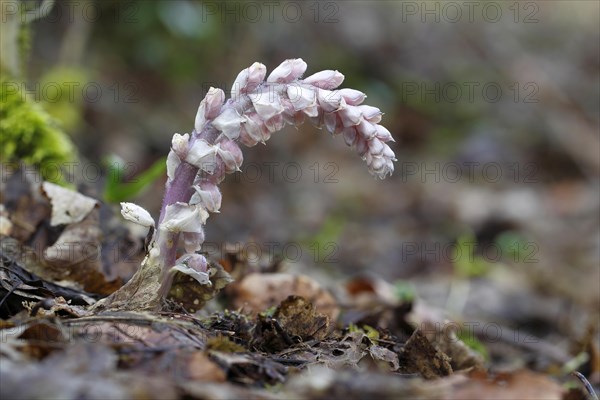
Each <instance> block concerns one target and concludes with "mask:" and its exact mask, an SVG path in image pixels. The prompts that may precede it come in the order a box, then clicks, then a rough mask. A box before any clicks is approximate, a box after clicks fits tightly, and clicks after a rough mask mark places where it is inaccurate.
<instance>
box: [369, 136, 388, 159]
mask: <svg viewBox="0 0 600 400" xmlns="http://www.w3.org/2000/svg"><path fill="white" fill-rule="evenodd" d="M368 145H369V153H370V154H371V155H373V156H381V155H382V154H383V149H384V144H383V143H382V142H381V140H379V139H377V138H373V139H371V140H369V141H368Z"/></svg>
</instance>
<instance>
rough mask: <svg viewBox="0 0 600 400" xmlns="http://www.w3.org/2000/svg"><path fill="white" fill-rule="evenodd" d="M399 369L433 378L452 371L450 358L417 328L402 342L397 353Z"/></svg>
mask: <svg viewBox="0 0 600 400" xmlns="http://www.w3.org/2000/svg"><path fill="white" fill-rule="evenodd" d="M398 358H399V361H400V365H401V371H402V372H404V373H419V374H420V375H421V376H423V378H425V379H434V378H437V377H441V376H447V375H450V374H451V373H452V367H451V366H450V358H449V357H448V356H447V355H446V354H444V353H442V352H441V351H439V350H437V349H436V348H435V347H433V345H432V344H431V343H430V342H429V340H427V338H426V337H425V335H423V333H422V332H421V331H420V330H419V329H417V330H415V331H414V333H413V334H412V336H411V337H410V338H409V339H408V341H407V342H406V343H405V344H404V347H403V348H402V350H401V351H400V354H399V355H398Z"/></svg>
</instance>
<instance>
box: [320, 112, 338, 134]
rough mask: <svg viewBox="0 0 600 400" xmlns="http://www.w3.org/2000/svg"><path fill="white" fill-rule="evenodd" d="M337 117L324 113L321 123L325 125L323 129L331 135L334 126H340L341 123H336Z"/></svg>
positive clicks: (333, 131)
mask: <svg viewBox="0 0 600 400" xmlns="http://www.w3.org/2000/svg"><path fill="white" fill-rule="evenodd" d="M338 119H339V118H338V116H337V114H336V113H333V112H326V113H325V115H324V116H323V123H324V124H325V129H327V131H329V132H331V133H335V128H336V126H337V125H338V124H339V125H341V124H342V122H341V121H338Z"/></svg>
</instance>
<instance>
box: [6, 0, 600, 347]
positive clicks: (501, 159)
mask: <svg viewBox="0 0 600 400" xmlns="http://www.w3.org/2000/svg"><path fill="white" fill-rule="evenodd" d="M8 3H9V4H10V2H8ZM465 3H467V4H465ZM44 4H46V6H45V7H46V9H45V11H44V10H42V11H40V8H43V7H42V6H43V5H44ZM6 6H7V2H3V13H4V15H7V14H10V12H11V9H10V8H7V7H6ZM36 7H37V8H36ZM31 9H32V10H34V11H32V12H31V14H32V15H33V16H34V17H32V18H30V19H31V21H32V22H31V24H30V25H29V26H30V28H31V29H30V30H29V33H28V34H27V35H21V36H19V38H20V39H19V40H24V41H26V43H27V44H28V50H27V52H25V53H19V54H21V56H19V55H18V54H17V52H15V54H16V55H14V57H15V58H19V57H20V65H16V66H14V65H13V68H15V69H14V71H18V74H20V78H21V79H22V81H23V82H24V85H25V86H24V88H25V89H20V90H26V91H28V92H29V93H30V94H31V95H32V96H37V99H36V100H37V102H38V103H40V104H41V105H42V107H44V109H45V110H46V111H47V112H48V113H49V114H50V115H51V116H52V117H54V118H55V119H56V120H57V121H58V122H59V125H60V127H61V129H62V130H63V131H64V132H66V133H67V134H68V136H69V137H70V138H71V140H72V141H73V142H74V144H75V147H76V148H77V152H78V160H79V163H80V164H78V165H79V167H78V168H77V170H76V171H75V173H76V175H78V178H77V180H76V184H77V185H78V187H79V188H80V190H83V191H85V192H86V193H88V194H91V195H95V196H97V197H102V196H103V193H106V191H105V184H106V180H107V179H106V177H107V176H108V175H109V171H110V170H109V169H108V166H109V165H116V164H115V163H117V164H118V165H121V166H124V167H123V175H124V176H123V179H124V182H132V181H133V182H136V179H138V178H137V177H139V176H140V174H143V173H144V172H145V171H148V170H149V169H150V170H151V169H152V168H153V167H152V166H153V164H154V163H158V164H156V165H160V164H162V162H163V161H162V157H164V156H165V155H166V153H167V151H168V148H169V146H170V140H171V137H172V135H173V133H175V132H179V133H185V132H190V131H191V129H192V127H193V121H194V117H195V113H196V109H197V107H198V104H199V102H200V100H201V99H202V98H203V97H204V95H205V93H206V92H207V90H208V88H209V87H210V86H216V87H220V88H222V89H224V90H225V91H226V93H227V92H228V90H229V88H230V85H231V84H232V82H233V80H234V79H235V77H236V75H237V73H238V72H239V71H240V70H242V69H243V68H246V67H248V66H249V65H251V64H252V63H253V62H254V61H260V62H262V63H264V64H265V65H266V66H267V68H268V70H269V71H270V70H272V69H273V68H274V67H276V66H277V65H279V63H280V62H282V61H283V60H285V59H287V58H298V57H300V58H303V59H304V60H305V61H306V62H307V63H308V71H307V74H312V73H314V72H317V71H319V70H322V69H337V70H339V71H341V72H342V73H343V74H344V75H345V76H346V80H345V82H344V84H343V85H342V86H343V87H351V88H354V89H358V90H361V91H363V92H365V93H367V95H368V98H367V101H366V102H365V103H366V104H369V105H373V106H377V107H379V108H380V109H381V110H382V111H383V112H384V113H385V115H384V118H383V122H382V124H383V125H384V126H386V127H387V128H388V129H389V130H390V131H391V132H392V134H393V136H394V138H395V139H396V143H395V144H393V146H392V148H393V150H394V151H395V152H396V155H397V158H398V162H397V163H396V171H395V173H394V175H393V176H392V177H391V178H388V179H386V180H385V181H378V180H375V179H374V178H372V177H371V176H370V175H369V173H368V171H367V168H366V166H365V165H364V163H363V162H362V161H361V160H360V159H359V157H357V156H356V155H355V154H354V152H353V151H351V150H349V149H347V148H346V146H345V145H344V143H343V140H341V139H340V138H332V137H330V135H329V134H327V133H326V132H324V131H320V130H317V129H315V128H314V127H312V126H310V125H309V124H305V125H303V126H301V127H299V128H298V129H295V128H291V127H288V128H286V129H284V131H282V132H280V133H277V134H275V135H274V136H273V138H272V139H271V140H270V141H269V142H268V144H267V146H262V145H258V146H256V147H254V148H251V149H244V156H245V160H244V166H243V167H242V171H243V173H238V174H235V175H232V176H229V177H228V178H227V179H226V181H225V182H224V183H223V184H222V191H223V206H222V209H221V214H218V215H211V217H210V219H209V222H208V225H207V242H208V246H209V247H210V246H212V248H210V249H208V250H215V251H218V249H219V247H220V246H221V245H222V244H223V243H225V242H229V243H239V244H240V245H241V246H244V245H247V244H248V243H254V244H255V245H256V246H259V247H260V249H261V251H262V252H264V253H265V254H267V255H268V256H271V257H275V258H285V259H287V261H288V263H289V264H290V265H291V268H296V269H298V270H303V271H305V272H306V273H308V274H311V275H313V276H321V277H323V276H325V277H326V279H327V282H328V284H329V285H330V286H335V285H336V282H339V280H340V279H343V278H345V277H348V276H353V275H356V274H372V275H375V276H377V277H380V278H382V279H384V280H386V281H389V282H396V287H397V288H400V289H399V290H401V289H402V288H404V289H402V290H408V291H411V292H413V293H416V295H417V296H419V297H421V298H423V299H425V300H426V301H428V302H429V303H430V304H433V305H435V306H437V307H440V308H443V309H445V310H448V311H450V312H451V313H455V314H456V315H459V314H460V315H462V316H464V318H485V319H487V320H491V321H501V322H502V323H505V324H507V325H508V326H511V327H513V328H516V329H526V330H528V331H530V332H534V333H537V334H539V335H542V334H543V335H552V334H558V335H560V336H564V335H569V336H572V335H573V336H580V335H583V334H584V331H585V330H586V329H588V328H589V327H590V326H592V327H597V324H598V320H597V316H596V317H594V314H595V311H597V310H598V307H599V305H600V304H599V303H600V287H599V286H600V272H599V263H600V233H599V232H600V231H599V226H600V224H599V222H600V215H599V199H600V193H599V184H598V178H599V175H600V139H599V131H598V126H599V125H598V124H599V114H598V110H599V85H600V81H599V73H598V71H599V66H600V61H599V54H600V53H599V48H598V46H599V40H598V39H599V35H600V31H599V23H598V22H599V3H598V2H593V1H552V2H542V1H538V2H536V1H525V2H504V1H475V2H411V1H389V2H388V1H379V2H361V1H351V2H337V1H307V2H300V1H290V2H285V1H273V2H262V1H258V2H235V1H231V2H216V1H206V2H194V1H183V0H178V1H140V2H129V1H125V2H112V1H102V2H92V1H83V0H80V1H77V2H69V1H65V2H56V4H54V5H53V6H52V7H50V6H48V2H43V3H39V2H35V3H33V4H32V8H31ZM35 13H38V14H39V15H37V17H35V16H36V14H35ZM42 14H43V15H42ZM20 17H21V18H23V17H22V16H20ZM3 18H4V16H3ZM3 22H4V21H3ZM5 37H6V36H5ZM3 40H5V39H3ZM2 57H3V59H4V60H3V68H5V69H8V68H10V65H9V64H14V62H13V59H12V58H11V59H8V57H11V54H9V53H8V52H7V51H6V47H4V51H3V54H2ZM17 64H19V63H17ZM71 88H72V89H71ZM83 160H85V161H83ZM86 163H88V164H90V163H93V165H96V166H98V165H100V166H101V168H93V169H89V168H88V169H89V170H86V167H85V166H86V165H87V164H86ZM154 168H155V169H156V168H158V173H156V174H154V175H152V174H151V176H152V179H151V180H148V182H146V181H144V188H143V189H144V190H142V191H141V192H138V194H135V195H124V196H125V197H127V200H128V201H133V202H136V203H139V204H141V205H143V206H144V207H146V208H147V209H149V210H150V211H151V212H152V213H153V214H155V215H156V214H157V212H158V210H159V207H160V201H161V194H162V188H163V185H164V171H161V170H160V168H159V167H156V166H155V167H154ZM98 176H100V178H98ZM109 197H110V196H109ZM111 198H112V199H113V200H115V199H117V198H119V196H113V197H111ZM111 198H105V201H109V200H110V199H111ZM115 207H116V202H115ZM594 310H595V311H594Z"/></svg>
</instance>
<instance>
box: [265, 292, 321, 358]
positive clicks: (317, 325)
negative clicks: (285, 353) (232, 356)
mask: <svg viewBox="0 0 600 400" xmlns="http://www.w3.org/2000/svg"><path fill="white" fill-rule="evenodd" d="M329 332H330V325H329V317H328V316H327V315H324V314H320V313H318V312H317V311H316V310H315V307H314V306H313V305H312V303H310V302H309V301H308V300H306V299H305V298H303V297H300V296H289V297H288V298H287V299H285V300H284V301H283V302H281V304H279V306H277V309H276V310H275V312H274V313H273V316H272V317H269V316H266V315H264V314H261V315H259V317H258V323H257V326H256V331H255V343H256V344H257V345H258V346H260V347H261V348H263V349H264V350H266V351H278V350H281V349H284V348H286V347H290V346H291V345H293V344H295V343H297V342H299V341H307V340H311V339H316V340H323V339H325V337H327V335H328V334H329Z"/></svg>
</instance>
